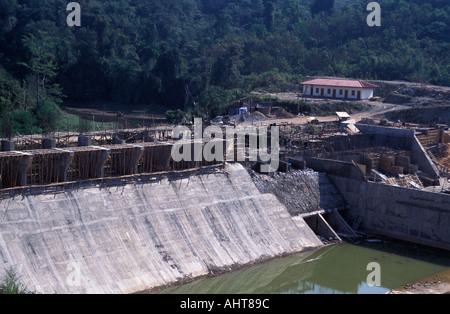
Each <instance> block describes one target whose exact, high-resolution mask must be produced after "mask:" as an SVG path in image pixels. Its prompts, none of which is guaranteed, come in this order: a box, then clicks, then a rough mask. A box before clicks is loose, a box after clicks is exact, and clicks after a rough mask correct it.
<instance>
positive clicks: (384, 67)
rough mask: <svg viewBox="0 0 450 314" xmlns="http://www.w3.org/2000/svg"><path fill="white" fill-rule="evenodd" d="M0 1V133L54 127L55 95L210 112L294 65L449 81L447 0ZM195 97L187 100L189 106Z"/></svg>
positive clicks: (294, 80) (285, 79)
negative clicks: (370, 19)
mask: <svg viewBox="0 0 450 314" xmlns="http://www.w3.org/2000/svg"><path fill="white" fill-rule="evenodd" d="M68 2H70V1H64V0H0V119H1V124H2V131H3V135H11V134H16V133H20V134H26V133H27V132H29V130H30V125H31V126H32V128H33V131H34V132H51V131H53V130H54V129H55V123H56V122H55V121H56V115H57V114H58V110H59V109H58V108H59V107H58V106H59V105H60V104H61V103H64V102H66V103H88V102H112V103H122V104H129V105H130V106H146V107H149V108H151V107H152V106H159V107H161V106H162V107H164V108H167V110H169V109H181V110H184V111H191V112H195V113H205V112H207V113H208V114H210V115H211V116H214V115H216V114H219V113H221V109H222V108H223V107H224V106H226V105H227V104H229V103H230V102H232V101H233V100H235V99H237V98H239V97H242V96H243V95H245V94H246V93H249V92H250V91H252V90H256V89H265V90H285V89H286V88H288V87H289V86H292V85H293V84H298V82H299V81H300V80H301V79H303V78H304V77H306V76H339V77H349V78H357V79H383V80H409V81H417V82H428V83H432V84H436V85H446V86H450V54H449V50H450V49H449V48H450V2H449V1H448V0H379V1H378V2H379V3H380V5H381V8H382V26H381V27H368V26H367V24H366V18H367V15H368V14H369V13H370V12H368V11H367V10H366V6H367V4H368V3H369V2H370V1H368V0H108V1H104V0H80V1H78V2H79V4H80V6H81V23H82V24H81V26H80V27H68V25H67V23H66V18H67V15H68V14H69V12H68V11H66V7H67V4H68ZM194 104H195V108H194Z"/></svg>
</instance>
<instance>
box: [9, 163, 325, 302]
mask: <svg viewBox="0 0 450 314" xmlns="http://www.w3.org/2000/svg"><path fill="white" fill-rule="evenodd" d="M321 245H322V243H321V242H320V240H319V239H318V238H317V237H316V235H315V234H314V233H313V231H312V230H311V229H310V228H309V227H308V226H307V225H306V223H304V221H303V220H302V219H298V218H297V219H296V220H293V219H292V217H291V215H290V214H289V213H288V211H287V209H286V208H285V207H284V206H283V205H282V204H281V203H280V202H279V201H278V200H277V198H276V197H275V196H273V195H272V194H262V193H260V192H259V191H258V189H257V188H256V187H255V185H254V183H253V182H252V179H251V178H250V176H249V174H248V173H247V171H246V170H245V169H244V168H243V167H242V166H240V165H237V164H236V165H226V167H225V169H224V170H217V171H214V172H213V171H210V172H207V173H203V174H202V173H199V174H195V175H194V173H189V174H186V175H184V176H179V175H175V174H164V175H160V176H156V177H155V179H154V180H153V181H151V182H136V183H134V184H127V185H122V186H115V187H108V188H101V187H90V188H85V189H79V190H74V191H70V192H64V193H57V194H51V195H43V194H41V195H29V196H17V197H15V198H11V199H4V200H2V201H1V202H0V262H1V263H0V275H1V274H3V273H4V271H5V270H6V269H7V268H9V267H14V268H15V269H16V271H17V273H18V275H19V276H21V279H22V280H23V282H24V283H25V284H26V285H27V286H28V288H29V289H30V290H34V291H36V292H39V293H133V292H138V291H143V290H148V289H153V288H156V287H161V286H165V285H172V284H178V283H182V282H185V281H187V280H190V279H193V278H197V277H201V276H207V275H212V274H217V273H221V272H226V271H230V270H233V269H235V268H238V267H240V266H243V265H247V264H253V263H256V262H260V261H264V260H267V259H270V258H273V257H278V256H283V255H286V254H291V253H296V252H301V251H304V250H306V249H309V248H313V247H319V246H321Z"/></svg>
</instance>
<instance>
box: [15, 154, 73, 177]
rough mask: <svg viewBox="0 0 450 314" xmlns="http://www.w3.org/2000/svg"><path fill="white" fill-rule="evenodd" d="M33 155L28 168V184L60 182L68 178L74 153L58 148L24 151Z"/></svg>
mask: <svg viewBox="0 0 450 314" xmlns="http://www.w3.org/2000/svg"><path fill="white" fill-rule="evenodd" d="M24 152H25V153H29V154H30V155H33V158H32V161H31V165H30V167H29V169H28V179H27V184H30V185H41V184H51V183H60V182H65V181H66V180H67V169H68V167H69V164H70V163H71V161H72V157H73V153H71V152H69V151H64V150H56V149H38V150H32V151H24Z"/></svg>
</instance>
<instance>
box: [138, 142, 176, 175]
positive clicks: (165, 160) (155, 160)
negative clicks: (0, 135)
mask: <svg viewBox="0 0 450 314" xmlns="http://www.w3.org/2000/svg"><path fill="white" fill-rule="evenodd" d="M140 145H141V146H143V147H144V152H143V154H142V158H141V160H140V163H139V169H138V171H139V172H140V173H151V172H157V171H167V169H169V168H170V156H171V154H172V147H173V145H172V144H169V143H154V142H147V143H142V144H140Z"/></svg>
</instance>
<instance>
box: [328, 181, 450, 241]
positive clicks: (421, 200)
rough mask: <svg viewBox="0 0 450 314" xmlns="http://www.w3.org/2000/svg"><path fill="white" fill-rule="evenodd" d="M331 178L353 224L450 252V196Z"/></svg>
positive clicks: (366, 229) (373, 231) (348, 218)
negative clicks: (347, 205) (345, 202)
mask: <svg viewBox="0 0 450 314" xmlns="http://www.w3.org/2000/svg"><path fill="white" fill-rule="evenodd" d="M329 177H330V179H331V180H332V181H333V182H334V184H335V185H336V187H337V188H338V190H339V191H340V192H341V194H342V196H343V197H344V198H345V200H346V201H347V202H348V204H349V205H350V207H351V209H350V210H349V211H348V213H347V216H346V218H347V221H349V222H350V224H352V222H355V223H356V222H358V223H359V222H361V225H360V227H361V228H362V229H363V230H365V231H367V232H370V233H375V234H379V235H385V236H389V237H392V238H396V239H401V240H406V241H409V242H414V243H419V244H424V245H429V246H433V247H438V248H442V249H446V250H450V195H448V194H443V193H432V192H427V191H420V190H416V189H407V188H402V187H395V186H389V185H385V184H380V183H374V182H361V181H357V180H354V179H350V178H343V177H338V176H334V175H330V176H329ZM361 218H362V220H361ZM354 227H355V226H354Z"/></svg>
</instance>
